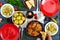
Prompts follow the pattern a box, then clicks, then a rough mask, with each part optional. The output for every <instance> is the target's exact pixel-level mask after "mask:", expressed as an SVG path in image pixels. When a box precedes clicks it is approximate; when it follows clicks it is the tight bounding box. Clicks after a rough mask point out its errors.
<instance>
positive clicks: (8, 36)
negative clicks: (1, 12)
mask: <svg viewBox="0 0 60 40" xmlns="http://www.w3.org/2000/svg"><path fill="white" fill-rule="evenodd" d="M19 36H20V32H19V28H17V27H16V26H15V25H14V24H10V23H8V24H5V25H3V26H2V29H1V38H2V40H18V38H19Z"/></svg>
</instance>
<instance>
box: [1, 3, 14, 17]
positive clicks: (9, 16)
mask: <svg viewBox="0 0 60 40" xmlns="http://www.w3.org/2000/svg"><path fill="white" fill-rule="evenodd" d="M6 5H9V6H10V7H11V8H12V13H11V14H10V15H9V16H6V15H4V14H3V12H2V10H3V7H4V6H6ZM13 14H14V7H13V6H12V5H11V4H4V5H3V6H2V7H1V15H2V16H3V17H5V18H9V17H11V16H12V15H13Z"/></svg>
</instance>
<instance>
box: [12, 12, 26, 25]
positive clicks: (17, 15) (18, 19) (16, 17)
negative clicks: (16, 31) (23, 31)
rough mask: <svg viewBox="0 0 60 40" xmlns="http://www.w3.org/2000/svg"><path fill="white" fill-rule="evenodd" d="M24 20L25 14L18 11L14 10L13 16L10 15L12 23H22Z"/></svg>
mask: <svg viewBox="0 0 60 40" xmlns="http://www.w3.org/2000/svg"><path fill="white" fill-rule="evenodd" d="M25 20H26V16H25V15H24V14H23V13H22V12H20V11H16V12H14V14H13V16H12V21H13V23H14V24H16V25H22V24H23V23H24V22H25Z"/></svg>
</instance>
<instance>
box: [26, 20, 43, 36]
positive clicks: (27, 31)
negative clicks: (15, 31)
mask: <svg viewBox="0 0 60 40" xmlns="http://www.w3.org/2000/svg"><path fill="white" fill-rule="evenodd" d="M31 22H38V23H39V24H40V25H41V27H42V30H41V31H43V24H42V23H40V22H39V21H36V20H32V21H30V22H29V23H28V24H27V28H26V32H27V34H28V35H29V36H31V37H41V34H39V35H37V36H32V35H30V34H29V33H28V26H29V25H30V23H31Z"/></svg>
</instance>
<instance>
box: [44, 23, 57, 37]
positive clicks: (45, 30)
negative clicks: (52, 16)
mask: <svg viewBox="0 0 60 40" xmlns="http://www.w3.org/2000/svg"><path fill="white" fill-rule="evenodd" d="M51 23H52V24H55V27H56V32H55V33H53V34H51V33H50V32H49V33H50V35H51V36H53V35H55V34H57V32H58V25H57V24H56V23H54V22H48V23H47V24H46V25H45V31H46V32H48V31H47V29H46V27H47V25H49V24H51Z"/></svg>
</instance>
